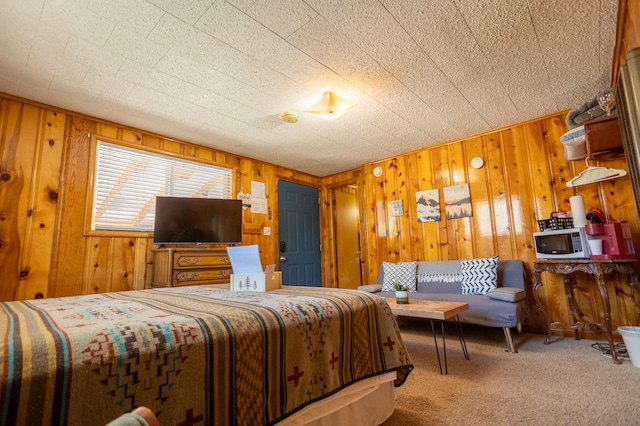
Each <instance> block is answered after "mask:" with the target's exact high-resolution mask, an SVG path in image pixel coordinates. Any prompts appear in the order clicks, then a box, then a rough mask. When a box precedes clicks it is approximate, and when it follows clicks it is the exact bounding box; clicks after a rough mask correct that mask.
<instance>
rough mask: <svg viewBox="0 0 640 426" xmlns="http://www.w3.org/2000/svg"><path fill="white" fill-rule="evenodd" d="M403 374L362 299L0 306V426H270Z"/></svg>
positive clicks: (85, 300)
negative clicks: (359, 385)
mask: <svg viewBox="0 0 640 426" xmlns="http://www.w3.org/2000/svg"><path fill="white" fill-rule="evenodd" d="M412 368H413V366H412V365H411V361H410V359H409V356H408V354H407V352H406V350H405V347H404V344H403V342H402V339H401V336H400V332H399V330H398V327H397V324H396V321H395V319H394V317H393V315H392V313H391V311H390V310H389V307H388V305H387V304H386V302H385V301H384V300H383V299H381V298H378V297H376V296H372V295H370V294H368V293H363V292H358V291H351V290H337V289H328V288H311V287H284V288H283V289H281V290H275V291H270V292H267V293H250V292H230V291H228V290H225V289H221V288H219V287H217V286H189V287H182V288H166V289H154V290H141V291H128V292H119V293H106V294H99V295H88V296H76V297H64V298H52V299H41V300H30V301H19V302H5V303H0V378H1V381H0V386H1V388H0V424H3V425H4V424H25V425H32V424H33V425H35V424H70V425H86V424H104V423H107V422H109V421H110V420H112V419H114V418H116V417H118V416H119V415H120V414H122V413H124V412H127V411H130V410H132V409H133V408H135V407H137V406H140V405H143V406H147V407H149V408H151V410H153V411H154V412H155V413H156V415H157V416H158V418H159V420H160V422H161V424H163V425H172V424H174V425H176V424H183V425H187V424H216V425H235V424H237V425H261V424H274V423H277V422H278V421H280V420H282V419H283V418H285V417H287V416H289V415H290V414H292V413H294V412H296V411H297V410H299V409H301V408H303V407H304V406H306V405H308V404H310V403H313V402H314V401H317V400H319V399H322V398H324V397H327V396H329V395H331V394H333V393H336V392H337V391H339V390H340V389H343V388H345V387H346V386H348V385H349V384H350V383H353V382H356V381H359V380H362V379H365V378H367V377H371V376H375V375H377V374H382V373H385V372H389V371H397V374H398V378H397V380H396V383H395V384H396V386H400V385H401V384H402V383H403V382H404V380H405V379H406V377H407V375H408V374H409V372H410V371H411V369H412Z"/></svg>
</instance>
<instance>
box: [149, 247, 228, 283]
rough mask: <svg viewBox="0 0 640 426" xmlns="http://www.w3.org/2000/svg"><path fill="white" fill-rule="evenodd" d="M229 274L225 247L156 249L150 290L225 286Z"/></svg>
mask: <svg viewBox="0 0 640 426" xmlns="http://www.w3.org/2000/svg"><path fill="white" fill-rule="evenodd" d="M231 271H232V270H231V262H230V261H229V256H228V255H227V249H226V248H225V247H220V248H202V249H201V248H164V249H155V250H153V270H152V276H151V287H153V288H158V287H179V286H183V285H200V284H226V283H229V280H230V275H231Z"/></svg>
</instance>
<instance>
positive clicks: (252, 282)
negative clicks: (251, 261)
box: [229, 271, 282, 292]
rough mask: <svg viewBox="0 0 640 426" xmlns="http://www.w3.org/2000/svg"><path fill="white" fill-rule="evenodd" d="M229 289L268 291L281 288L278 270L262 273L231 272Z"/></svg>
mask: <svg viewBox="0 0 640 426" xmlns="http://www.w3.org/2000/svg"><path fill="white" fill-rule="evenodd" d="M229 288H230V290H231V291H258V292H264V291H270V290H277V289H279V288H282V273H281V272H280V271H277V272H271V273H264V274H231V285H230V287H229Z"/></svg>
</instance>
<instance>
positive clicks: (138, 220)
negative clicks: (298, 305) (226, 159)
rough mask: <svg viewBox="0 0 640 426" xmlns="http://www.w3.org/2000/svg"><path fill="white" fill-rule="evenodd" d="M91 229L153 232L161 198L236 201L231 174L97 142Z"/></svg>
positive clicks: (223, 170)
mask: <svg viewBox="0 0 640 426" xmlns="http://www.w3.org/2000/svg"><path fill="white" fill-rule="evenodd" d="M95 164H96V170H95V183H94V187H93V188H94V189H93V209H92V226H91V229H92V230H114V231H153V226H154V220H155V204H156V202H155V200H156V198H155V197H156V196H158V195H167V196H174V197H201V198H231V182H232V170H231V169H228V168H224V167H217V166H213V165H208V164H204V163H199V162H195V161H188V160H182V159H177V158H174V157H170V156H166V155H160V154H155V153H152V152H147V151H142V150H139V149H133V148H129V147H126V146H122V145H116V144H113V143H109V142H105V141H102V140H98V141H97V147H96V161H95Z"/></svg>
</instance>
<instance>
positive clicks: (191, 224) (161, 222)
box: [153, 197, 242, 244]
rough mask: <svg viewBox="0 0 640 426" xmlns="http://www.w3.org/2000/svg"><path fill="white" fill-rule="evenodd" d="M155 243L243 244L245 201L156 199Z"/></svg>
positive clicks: (180, 198) (179, 198)
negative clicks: (243, 202) (243, 209)
mask: <svg viewBox="0 0 640 426" xmlns="http://www.w3.org/2000/svg"><path fill="white" fill-rule="evenodd" d="M153 242H154V244H239V243H241V242H242V201H241V200H229V199H217V198H182V197H156V218H155V227H154V231H153Z"/></svg>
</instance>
